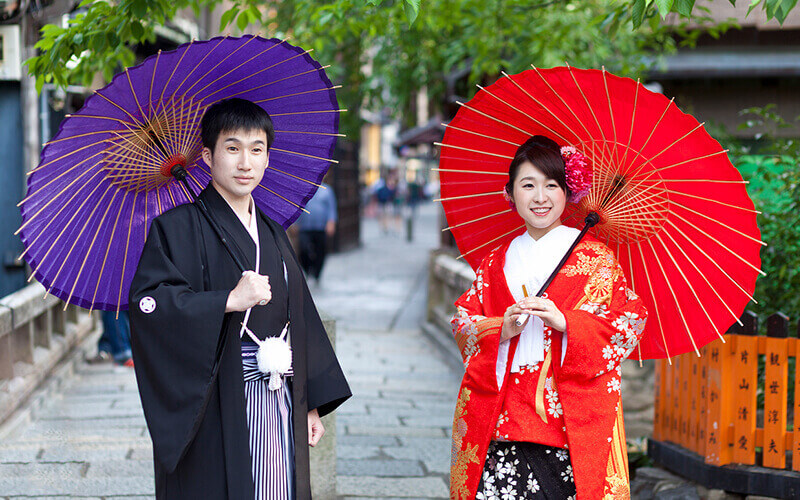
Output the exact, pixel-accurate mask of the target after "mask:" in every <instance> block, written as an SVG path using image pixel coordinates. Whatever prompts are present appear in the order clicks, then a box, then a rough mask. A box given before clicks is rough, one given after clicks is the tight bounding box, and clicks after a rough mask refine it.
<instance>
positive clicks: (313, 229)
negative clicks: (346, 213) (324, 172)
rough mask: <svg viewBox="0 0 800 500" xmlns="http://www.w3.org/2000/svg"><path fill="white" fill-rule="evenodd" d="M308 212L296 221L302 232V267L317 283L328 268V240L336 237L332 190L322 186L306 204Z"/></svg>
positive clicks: (325, 185)
mask: <svg viewBox="0 0 800 500" xmlns="http://www.w3.org/2000/svg"><path fill="white" fill-rule="evenodd" d="M306 209H307V210H308V212H303V213H301V214H300V217H299V218H298V219H297V224H296V225H297V228H298V229H299V230H300V266H301V267H302V268H303V271H304V272H305V273H306V276H307V277H308V278H312V277H313V278H314V281H315V282H316V283H318V282H319V277H320V275H321V274H322V266H323V265H325V256H326V255H327V252H328V239H329V238H332V237H333V235H334V234H336V222H337V221H338V214H337V211H336V195H335V194H334V193H333V188H331V187H330V186H329V185H328V184H325V183H323V184H322V186H321V187H320V189H318V190H317V192H316V194H314V197H313V198H311V200H309V202H308V203H307V204H306Z"/></svg>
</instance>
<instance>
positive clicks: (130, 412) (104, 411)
mask: <svg viewBox="0 0 800 500" xmlns="http://www.w3.org/2000/svg"><path fill="white" fill-rule="evenodd" d="M136 416H141V417H142V419H144V413H142V408H141V404H140V405H139V407H138V408H119V407H116V408H115V407H112V404H111V401H106V402H103V403H94V404H85V403H82V404H77V405H76V404H70V402H69V401H67V402H66V404H62V405H59V407H58V408H53V409H49V410H48V411H47V412H46V413H44V414H42V415H41V417H40V419H48V420H49V419H55V418H74V419H86V418H109V417H111V418H113V417H136Z"/></svg>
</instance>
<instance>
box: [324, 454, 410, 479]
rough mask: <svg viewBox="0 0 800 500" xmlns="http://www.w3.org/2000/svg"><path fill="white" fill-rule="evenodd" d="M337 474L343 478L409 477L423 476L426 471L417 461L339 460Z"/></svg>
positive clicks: (384, 459)
mask: <svg viewBox="0 0 800 500" xmlns="http://www.w3.org/2000/svg"><path fill="white" fill-rule="evenodd" d="M336 469H337V470H336V472H337V473H338V474H339V477H342V476H378V477H409V476H422V475H424V473H425V472H424V471H423V470H422V467H421V466H420V464H419V462H417V461H416V460H392V459H386V458H383V459H365V460H348V459H339V461H338V462H337V464H336Z"/></svg>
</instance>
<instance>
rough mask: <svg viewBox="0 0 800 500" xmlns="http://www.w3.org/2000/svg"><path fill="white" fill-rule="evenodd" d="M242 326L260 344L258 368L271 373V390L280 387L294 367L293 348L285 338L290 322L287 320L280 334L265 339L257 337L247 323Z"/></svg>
mask: <svg viewBox="0 0 800 500" xmlns="http://www.w3.org/2000/svg"><path fill="white" fill-rule="evenodd" d="M242 326H243V327H244V329H245V331H246V332H247V334H248V335H250V338H251V339H252V340H253V342H255V343H256V344H258V352H256V361H258V369H259V370H260V371H261V372H262V373H268V374H269V389H270V390H271V391H276V390H278V389H280V387H281V384H282V381H283V375H285V374H286V373H288V372H289V370H290V369H291V368H292V348H291V347H289V344H288V343H287V342H286V340H285V338H286V333H287V332H288V331H289V322H288V321H287V322H286V325H285V326H284V327H283V331H282V332H281V334H280V336H278V337H267V338H266V339H264V340H261V339H259V338H258V337H256V335H255V334H254V333H253V332H252V331H251V330H250V329H249V328H247V326H246V325H244V324H243V325H242Z"/></svg>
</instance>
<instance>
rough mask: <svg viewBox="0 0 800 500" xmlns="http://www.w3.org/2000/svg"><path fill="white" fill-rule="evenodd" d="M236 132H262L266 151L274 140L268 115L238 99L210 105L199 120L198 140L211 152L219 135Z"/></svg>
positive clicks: (253, 104) (256, 105)
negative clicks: (264, 136) (265, 136)
mask: <svg viewBox="0 0 800 500" xmlns="http://www.w3.org/2000/svg"><path fill="white" fill-rule="evenodd" d="M237 130H245V131H250V130H263V131H264V132H265V133H266V134H267V151H269V148H270V147H272V142H273V141H274V140H275V130H274V129H273V128H272V118H270V117H269V113H267V112H266V111H265V110H264V108H262V107H261V106H259V105H258V104H256V103H254V102H251V101H248V100H245V99H239V98H238V97H234V98H231V99H225V100H222V101H219V102H216V103H214V104H212V105H211V106H210V107H209V108H208V109H207V110H206V112H205V114H204V115H203V119H202V120H200V138H201V139H202V140H203V146H205V147H207V148H208V149H210V150H211V151H212V152H213V151H214V147H215V146H216V145H217V139H218V138H219V134H221V133H222V132H234V131H237Z"/></svg>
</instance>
